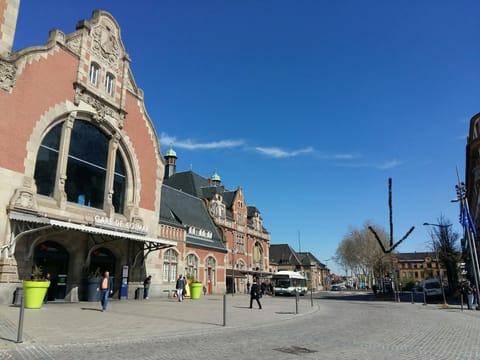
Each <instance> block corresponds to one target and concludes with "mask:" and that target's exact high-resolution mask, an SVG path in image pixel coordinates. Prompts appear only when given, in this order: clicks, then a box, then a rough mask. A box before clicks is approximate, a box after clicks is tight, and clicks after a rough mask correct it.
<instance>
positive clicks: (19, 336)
mask: <svg viewBox="0 0 480 360" xmlns="http://www.w3.org/2000/svg"><path fill="white" fill-rule="evenodd" d="M24 312H25V298H24V297H23V295H22V296H21V297H20V315H19V318H18V332H17V341H16V342H17V343H21V342H23V340H22V337H23V314H24Z"/></svg>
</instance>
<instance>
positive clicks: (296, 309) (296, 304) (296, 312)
mask: <svg viewBox="0 0 480 360" xmlns="http://www.w3.org/2000/svg"><path fill="white" fill-rule="evenodd" d="M297 314H298V291H297V292H296V293H295V315H297Z"/></svg>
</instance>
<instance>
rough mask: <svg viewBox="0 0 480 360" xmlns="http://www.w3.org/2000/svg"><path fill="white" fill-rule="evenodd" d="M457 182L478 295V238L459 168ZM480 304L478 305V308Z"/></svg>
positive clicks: (479, 270) (462, 221) (462, 219)
mask: <svg viewBox="0 0 480 360" xmlns="http://www.w3.org/2000/svg"><path fill="white" fill-rule="evenodd" d="M457 180H458V185H457V186H456V188H457V195H458V200H460V217H461V223H462V225H463V232H464V234H465V233H466V235H467V242H468V247H469V248H470V257H471V258H472V263H473V264H472V265H473V277H474V280H475V288H476V291H477V293H478V276H479V274H480V269H479V266H478V256H477V246H476V245H475V242H476V238H475V232H476V230H475V225H474V224H473V221H472V217H471V215H470V211H469V208H468V201H467V190H466V187H465V184H464V183H462V182H461V181H460V176H459V174H458V167H457ZM478 305H480V304H477V306H478Z"/></svg>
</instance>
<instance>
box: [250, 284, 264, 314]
mask: <svg viewBox="0 0 480 360" xmlns="http://www.w3.org/2000/svg"><path fill="white" fill-rule="evenodd" d="M253 300H256V301H257V304H258V308H259V309H261V308H262V304H260V287H259V286H258V284H257V280H256V279H253V284H252V288H251V289H250V309H252V305H253Z"/></svg>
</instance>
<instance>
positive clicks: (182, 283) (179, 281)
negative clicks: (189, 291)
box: [175, 274, 185, 302]
mask: <svg viewBox="0 0 480 360" xmlns="http://www.w3.org/2000/svg"><path fill="white" fill-rule="evenodd" d="M175 289H177V296H178V301H179V302H181V301H183V291H184V290H185V280H184V278H183V277H182V275H181V274H180V275H179V276H178V279H177V284H176V285H175Z"/></svg>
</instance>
